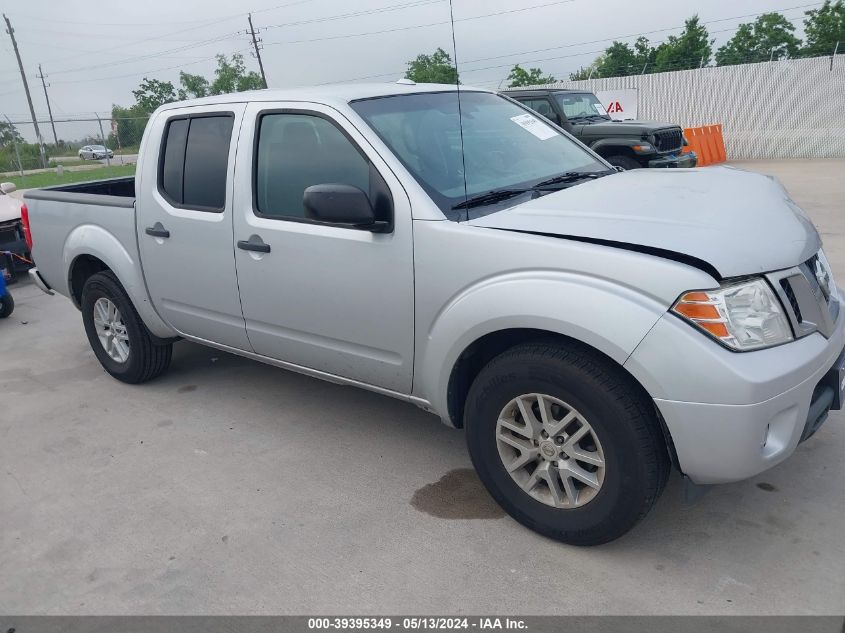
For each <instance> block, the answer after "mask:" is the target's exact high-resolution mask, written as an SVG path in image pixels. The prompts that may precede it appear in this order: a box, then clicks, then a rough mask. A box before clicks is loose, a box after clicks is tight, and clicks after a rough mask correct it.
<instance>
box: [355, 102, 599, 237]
mask: <svg viewBox="0 0 845 633" xmlns="http://www.w3.org/2000/svg"><path fill="white" fill-rule="evenodd" d="M351 106H352V108H353V109H354V110H355V111H356V112H357V113H358V114H359V115H360V116H361V117H362V118H363V119H364V120H365V121H366V122H367V123H368V124H369V125H370V127H372V128H373V130H375V132H376V134H378V135H379V137H381V139H382V140H383V141H384V142H385V143H386V144H387V145H388V147H390V149H391V150H392V151H393V152H394V153H395V154H396V156H397V157H398V158H399V160H401V161H402V163H403V164H404V165H405V167H406V168H407V169H408V170H409V171H410V172H411V174H412V175H413V176H414V178H415V179H416V180H417V182H418V183H419V184H420V185H421V186H422V187H423V189H425V191H426V192H427V193H428V194H429V196H431V198H432V200H434V202H435V203H436V204H437V205H438V207H440V209H441V211H443V213H444V215H446V217H447V218H449V219H450V220H455V221H460V220H463V219H466V218H467V217H472V216H476V215H483V214H487V213H491V212H493V211H496V210H499V209H501V208H504V207H505V206H512V205H513V204H515V203H517V202H519V200H518V199H517V198H516V196H518V195H520V194H522V193H525V194H533V193H535V191H536V190H535V189H532V187H536V186H538V185H540V184H541V183H546V184H548V181H549V180H550V179H554V178H555V177H556V176H560V175H562V174H566V175H567V177H566V178H565V179H563V180H559V181H557V182H558V184H559V185H560V186H567V185H568V186H571V185H572V184H575V183H576V182H579V179H578V178H577V177H576V178H573V175H577V174H581V173H585V174H592V173H601V174H604V173H607V166H606V165H604V164H603V163H600V162H599V161H598V160H596V158H595V157H594V156H593V155H592V154H591V153H590V152H589V151H588V150H586V149H585V148H583V147H582V146H580V145H579V144H578V143H576V142H574V141H573V140H572V139H570V138H569V137H568V136H566V135H565V134H563V133H561V132H559V131H558V130H556V129H555V128H553V127H552V126H551V125H549V124H548V123H546V122H544V121H543V120H542V118H541V117H537V116H534V115H533V114H531V113H530V111H529V110H526V109H524V108H522V107H520V106H518V105H516V104H514V103H513V102H511V101H509V100H507V99H504V98H502V97H500V96H498V95H494V94H491V93H487V92H471V91H467V92H464V91H462V92H461V102H460V111H461V114H462V119H463V147H464V155H463V156H462V155H461V133H462V131H461V128H460V126H459V122H458V99H457V92H455V91H453V92H436V93H423V94H413V95H399V96H393V97H381V98H376V99H364V100H360V101H355V102H353V103H352V104H351ZM464 174H466V191H464ZM585 178H589V176H587V177H585ZM558 188H559V187H558ZM503 192H507V193H508V194H509V195H500V194H502V193H503ZM485 194H493V195H489V196H485ZM510 194H513V195H510ZM467 198H472V199H474V201H473V202H472V203H471V204H470V205H467V204H465V200H466V199H467ZM481 207H484V208H483V209H482V208H481ZM470 208H471V209H472V211H470Z"/></svg>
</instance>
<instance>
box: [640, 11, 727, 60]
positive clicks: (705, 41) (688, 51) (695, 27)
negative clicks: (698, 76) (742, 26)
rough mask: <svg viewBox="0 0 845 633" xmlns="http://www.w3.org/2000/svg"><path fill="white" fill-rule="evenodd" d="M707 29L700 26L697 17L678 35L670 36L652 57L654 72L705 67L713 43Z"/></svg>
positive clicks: (711, 53)
mask: <svg viewBox="0 0 845 633" xmlns="http://www.w3.org/2000/svg"><path fill="white" fill-rule="evenodd" d="M714 41H715V40H712V39H710V34H709V33H708V32H707V27H706V26H704V25H703V24H701V21H700V19H699V17H698V16H697V15H694V16H692V17H691V18H690V19H688V20H687V21H686V23H685V24H684V30H683V31H682V32H681V34H680V35H670V36H669V37H668V38H667V39H666V41H665V42H664V43H663V44H661V45H660V46H658V47H657V50H656V52H655V56H654V72H658V73H661V72H667V71H672V70H689V69H691V68H698V67H699V66H706V65H707V64H709V63H710V59H711V57H712V56H713V42H714Z"/></svg>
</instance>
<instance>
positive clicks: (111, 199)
mask: <svg viewBox="0 0 845 633" xmlns="http://www.w3.org/2000/svg"><path fill="white" fill-rule="evenodd" d="M24 198H25V199H27V200H53V201H56V202H70V203H79V204H94V205H100V206H116V207H132V206H134V205H135V176H125V177H122V178H106V179H104V180H91V181H88V182H79V183H74V184H70V185H56V186H54V187H44V188H43V189H36V190H34V191H27V192H26V194H24Z"/></svg>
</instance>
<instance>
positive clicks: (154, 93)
mask: <svg viewBox="0 0 845 633" xmlns="http://www.w3.org/2000/svg"><path fill="white" fill-rule="evenodd" d="M132 94H133V95H135V103H136V104H137V105H139V106H140V107H141V108H142V109H143V110H144V111H145V112H146V113H148V114H149V113H151V112H152V111H153V110H155V109H156V108H157V107H159V106H160V105H163V104H165V103H170V102H171V101H176V89H175V88H174V87H173V84H172V83H171V82H169V81H159V80H158V79H147V78H146V77H144V80H143V81H142V82H141V85H140V86H138V89H137V90H133V91H132Z"/></svg>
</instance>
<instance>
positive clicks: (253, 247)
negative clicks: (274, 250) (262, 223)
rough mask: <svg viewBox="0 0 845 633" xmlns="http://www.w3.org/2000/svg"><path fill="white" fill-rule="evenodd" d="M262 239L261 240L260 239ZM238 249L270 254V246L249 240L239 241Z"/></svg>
mask: <svg viewBox="0 0 845 633" xmlns="http://www.w3.org/2000/svg"><path fill="white" fill-rule="evenodd" d="M259 239H261V238H259ZM238 248H239V249H241V250H244V251H256V252H258V253H269V252H270V245H269V244H265V243H264V242H259V241H253V240H252V238H250V239H249V240H238Z"/></svg>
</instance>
